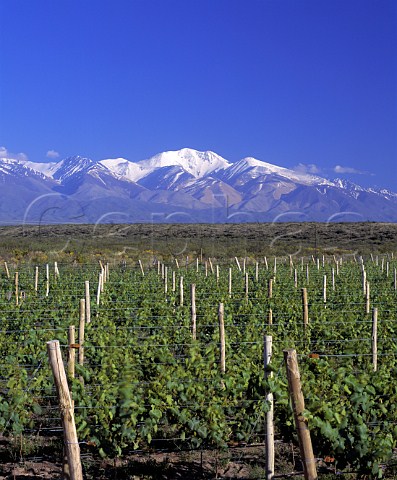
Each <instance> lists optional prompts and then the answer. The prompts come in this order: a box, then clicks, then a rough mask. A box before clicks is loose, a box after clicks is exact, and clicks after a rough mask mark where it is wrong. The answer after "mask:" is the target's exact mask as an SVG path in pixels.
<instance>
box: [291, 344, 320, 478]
mask: <svg viewBox="0 0 397 480" xmlns="http://www.w3.org/2000/svg"><path fill="white" fill-rule="evenodd" d="M284 361H285V366H286V369H287V377H288V387H289V392H290V397H291V403H292V410H293V413H294V420H295V427H296V431H297V434H298V440H299V448H300V453H301V460H302V463H303V470H304V474H305V479H306V480H317V471H316V463H315V460H314V455H313V447H312V441H311V438H310V431H309V428H308V426H307V421H306V419H305V418H304V416H303V411H304V410H305V401H304V398H303V393H302V387H301V379H300V374H299V367H298V360H297V355H296V351H295V350H292V349H291V350H284Z"/></svg>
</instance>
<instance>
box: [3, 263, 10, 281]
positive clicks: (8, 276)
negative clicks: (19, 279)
mask: <svg viewBox="0 0 397 480" xmlns="http://www.w3.org/2000/svg"><path fill="white" fill-rule="evenodd" d="M4 268H5V271H6V275H7V278H10V271H9V270H8V265H7V262H4Z"/></svg>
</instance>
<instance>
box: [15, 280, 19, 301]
mask: <svg viewBox="0 0 397 480" xmlns="http://www.w3.org/2000/svg"><path fill="white" fill-rule="evenodd" d="M18 276H19V273H18V272H15V304H16V305H19V281H18Z"/></svg>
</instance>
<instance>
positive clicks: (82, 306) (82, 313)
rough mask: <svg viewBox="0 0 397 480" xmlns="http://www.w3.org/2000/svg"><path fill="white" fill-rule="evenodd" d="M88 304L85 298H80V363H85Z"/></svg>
mask: <svg viewBox="0 0 397 480" xmlns="http://www.w3.org/2000/svg"><path fill="white" fill-rule="evenodd" d="M86 310H87V309H86V304H85V300H84V298H82V299H80V321H79V365H81V366H82V365H83V364H84V330H85V322H86V320H87V318H86Z"/></svg>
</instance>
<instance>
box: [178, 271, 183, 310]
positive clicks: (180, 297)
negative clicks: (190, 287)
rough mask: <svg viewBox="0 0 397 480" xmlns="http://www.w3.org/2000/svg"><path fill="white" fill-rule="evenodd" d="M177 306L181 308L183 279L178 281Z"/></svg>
mask: <svg viewBox="0 0 397 480" xmlns="http://www.w3.org/2000/svg"><path fill="white" fill-rule="evenodd" d="M179 305H180V306H181V307H182V306H183V277H180V279H179Z"/></svg>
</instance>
